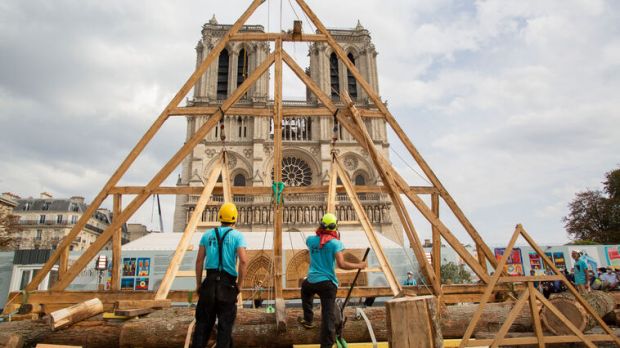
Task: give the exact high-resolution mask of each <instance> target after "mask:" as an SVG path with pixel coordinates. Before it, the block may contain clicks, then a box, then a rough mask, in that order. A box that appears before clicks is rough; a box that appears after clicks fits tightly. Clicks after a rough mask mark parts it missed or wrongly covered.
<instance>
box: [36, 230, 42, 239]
mask: <svg viewBox="0 0 620 348" xmlns="http://www.w3.org/2000/svg"><path fill="white" fill-rule="evenodd" d="M42 237H43V230H37V234H36V236H35V237H34V239H35V240H41V238H42Z"/></svg>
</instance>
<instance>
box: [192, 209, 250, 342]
mask: <svg viewBox="0 0 620 348" xmlns="http://www.w3.org/2000/svg"><path fill="white" fill-rule="evenodd" d="M237 217H238V214H237V207H236V206H235V205H234V204H233V203H224V204H222V206H221V207H220V211H219V213H218V220H219V221H220V223H221V226H220V227H216V228H213V229H210V230H208V231H206V232H205V233H204V234H203V235H202V238H201V239H200V248H199V249H198V256H197V258H196V291H197V292H198V293H199V294H200V297H199V298H198V305H197V306H196V326H195V328H194V335H193V339H192V347H196V348H203V347H205V346H206V344H207V341H208V340H209V336H210V335H211V330H212V329H213V326H214V325H215V319H216V318H217V323H218V324H217V339H216V342H217V343H216V344H217V346H218V347H232V330H233V324H234V322H235V318H236V316H237V305H236V302H237V295H238V294H239V289H240V288H241V285H242V284H243V279H244V278H245V274H246V271H247V265H248V258H247V254H246V251H245V249H246V247H247V243H246V241H245V238H244V237H243V234H241V232H239V231H237V230H235V229H234V227H235V224H236V223H237ZM237 259H239V270H238V271H237V269H236V264H237ZM205 269H206V270H207V277H206V278H205V279H204V281H203V279H202V274H203V270H205Z"/></svg>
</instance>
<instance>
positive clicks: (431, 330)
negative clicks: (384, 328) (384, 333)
mask: <svg viewBox="0 0 620 348" xmlns="http://www.w3.org/2000/svg"><path fill="white" fill-rule="evenodd" d="M385 309H386V317H387V322H388V341H389V343H390V347H392V348H443V335H442V333H441V325H440V322H439V304H438V301H437V298H436V297H435V296H417V297H401V298H397V299H393V300H390V301H388V302H386V303H385Z"/></svg>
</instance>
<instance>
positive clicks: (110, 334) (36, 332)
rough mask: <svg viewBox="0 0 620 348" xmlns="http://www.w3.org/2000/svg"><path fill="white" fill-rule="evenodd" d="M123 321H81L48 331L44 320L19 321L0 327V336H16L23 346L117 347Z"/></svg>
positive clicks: (99, 317)
mask: <svg viewBox="0 0 620 348" xmlns="http://www.w3.org/2000/svg"><path fill="white" fill-rule="evenodd" d="M122 325H123V322H119V321H104V320H103V319H102V318H101V316H97V317H95V318H91V319H89V320H84V321H81V322H79V323H76V324H74V325H71V326H70V327H67V328H65V329H59V330H56V331H52V329H51V327H50V325H49V323H47V322H46V321H45V320H36V321H19V322H10V323H2V324H0V332H2V335H6V334H17V335H19V336H21V337H22V339H23V340H24V347H34V346H35V345H36V344H37V343H49V344H61V345H62V344H64V345H76V346H83V347H88V348H109V347H118V345H119V343H118V338H119V336H120V334H121V326H122Z"/></svg>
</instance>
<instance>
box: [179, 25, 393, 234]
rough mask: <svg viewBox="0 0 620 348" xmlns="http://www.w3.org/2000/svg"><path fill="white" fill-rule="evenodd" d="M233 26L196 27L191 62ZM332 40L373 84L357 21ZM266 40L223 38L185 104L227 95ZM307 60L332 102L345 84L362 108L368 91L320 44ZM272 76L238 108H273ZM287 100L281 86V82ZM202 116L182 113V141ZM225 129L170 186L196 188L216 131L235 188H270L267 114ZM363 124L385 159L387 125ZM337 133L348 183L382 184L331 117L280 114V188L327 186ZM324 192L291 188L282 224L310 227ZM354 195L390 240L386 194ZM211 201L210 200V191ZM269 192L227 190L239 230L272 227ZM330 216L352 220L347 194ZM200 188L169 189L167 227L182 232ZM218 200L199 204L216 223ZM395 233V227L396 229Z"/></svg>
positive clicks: (230, 121) (369, 52)
mask: <svg viewBox="0 0 620 348" xmlns="http://www.w3.org/2000/svg"><path fill="white" fill-rule="evenodd" d="M230 27H231V25H226V24H219V23H218V22H217V20H216V19H215V16H214V17H213V18H212V19H211V20H210V21H209V22H208V23H207V24H205V25H204V26H203V28H202V38H201V39H200V40H199V41H198V45H197V46H196V60H197V63H196V64H197V65H198V64H200V62H201V61H202V60H203V59H204V58H205V57H206V56H207V55H208V54H209V52H210V50H211V49H212V48H213V47H214V46H215V45H216V44H217V42H218V40H220V39H221V38H222V37H223V35H225V34H226V32H227V31H228V30H229V29H230ZM330 31H331V34H332V35H333V36H334V38H335V39H336V40H337V41H338V42H339V43H340V44H341V45H342V47H343V48H344V49H345V51H346V52H347V53H348V58H349V59H350V60H351V61H352V62H353V63H354V64H355V65H356V66H357V68H358V69H359V70H360V72H361V73H362V75H363V76H364V78H365V79H366V80H367V81H368V82H369V83H370V85H371V86H373V88H374V89H375V90H377V91H378V90H379V83H378V74H377V63H376V56H377V52H376V50H375V47H374V45H373V43H372V41H371V37H370V33H369V32H368V30H366V29H364V27H362V25H361V24H360V23H359V22H358V24H357V26H356V27H355V28H353V29H332V30H330ZM241 32H261V33H262V32H264V28H263V26H261V25H246V26H244V27H243V29H242V30H241ZM269 51H270V46H269V44H268V43H265V42H231V43H229V44H228V46H227V47H226V48H225V49H224V50H223V51H222V52H221V53H220V56H219V59H217V60H216V61H215V62H214V63H213V65H212V66H211V67H209V69H208V70H207V72H206V73H205V74H204V75H203V76H202V78H201V79H200V80H199V82H198V83H197V84H196V86H195V88H194V95H193V98H192V99H190V100H189V105H190V106H214V105H215V106H217V105H218V104H220V103H222V102H223V100H225V99H226V98H227V97H228V96H229V94H230V93H232V92H233V91H234V90H235V89H236V88H237V87H238V86H239V85H240V84H241V83H242V82H243V81H244V79H245V78H246V77H247V76H248V74H249V73H251V72H252V70H253V69H254V68H255V67H257V66H258V65H259V64H260V63H261V62H262V61H263V60H264V59H265V58H266V57H267V55H268V54H269V53H270V52H269ZM308 56H309V61H310V66H309V67H307V69H306V73H307V74H308V76H310V77H311V78H312V79H313V80H314V81H316V82H317V83H318V85H319V86H320V87H321V88H322V90H323V91H325V92H326V93H327V94H328V95H331V96H332V98H333V99H334V101H336V103H338V99H339V92H340V91H343V90H346V91H348V93H349V95H350V96H351V98H352V99H353V100H354V101H355V102H356V104H357V106H358V107H359V108H361V109H363V108H369V107H370V105H369V101H368V97H367V96H366V95H365V93H364V91H363V90H362V89H361V87H360V86H358V85H357V83H356V81H355V79H354V77H353V76H352V75H351V74H350V73H349V72H348V71H347V68H346V66H345V65H344V64H343V63H342V62H339V61H338V58H337V57H336V54H335V53H333V52H331V49H330V48H329V47H328V45H327V44H326V43H322V42H316V43H313V44H312V45H310V48H309V52H308ZM270 83H272V82H271V81H270V76H269V74H268V73H266V74H265V75H263V77H261V78H260V79H259V80H258V81H257V83H256V84H255V85H254V86H253V87H252V88H251V89H250V90H249V91H248V93H247V94H246V95H244V97H243V98H242V99H241V100H240V101H239V102H237V106H243V107H253V106H260V107H265V106H269V105H272V103H273V101H272V100H270V98H269V84H270ZM284 95H285V98H286V85H284ZM283 103H284V105H285V106H287V105H294V106H307V107H313V106H315V107H316V106H318V103H317V100H316V97H315V96H314V95H312V94H311V93H310V92H306V98H305V100H290V101H287V100H286V99H285V100H284V102H283ZM205 121H206V117H187V138H189V137H190V136H191V135H192V134H193V133H194V132H195V130H196V129H197V128H198V127H200V126H201V125H202V124H203V123H204V122H205ZM222 122H223V127H221V126H222V125H220V127H215V128H214V129H213V130H212V131H211V133H210V134H209V135H208V136H207V137H206V138H205V139H204V140H203V141H202V142H201V144H200V145H198V146H197V147H196V148H195V149H194V151H193V153H192V154H191V155H189V156H188V157H187V158H186V159H185V160H184V162H183V165H182V170H181V174H180V176H179V179H178V182H177V185H178V186H204V182H205V181H206V178H205V177H206V175H207V174H208V172H209V168H210V165H211V163H212V162H213V161H214V160H215V159H216V155H217V154H218V153H219V152H220V151H221V149H222V141H221V140H220V139H221V136H222V134H220V133H221V132H224V134H223V135H225V137H226V149H227V151H228V157H227V158H228V165H229V168H230V174H231V179H232V180H233V185H235V186H269V187H270V186H271V184H272V174H273V169H272V168H273V129H274V127H273V119H272V118H271V117H251V116H244V115H226V116H225V117H224V119H223V121H222ZM365 122H366V126H367V128H368V130H369V133H370V135H371V137H372V138H373V139H374V143H375V146H376V147H377V148H378V149H380V151H382V152H383V154H384V156H386V157H387V158H389V151H388V150H389V143H388V140H387V132H386V124H385V122H384V121H383V120H382V119H380V118H372V119H370V118H367V119H366V121H365ZM334 136H336V137H337V139H338V140H337V145H336V151H337V154H338V156H339V157H340V158H341V159H342V161H343V163H344V165H345V167H346V170H347V172H348V174H349V175H350V178H351V181H352V182H353V183H354V184H356V185H370V186H372V185H377V184H380V177H379V175H378V174H377V170H376V169H375V168H374V167H373V166H372V163H371V161H370V157H369V156H368V153H367V152H366V151H365V150H363V149H362V148H361V147H360V146H358V145H357V144H356V142H355V141H354V139H353V138H352V137H351V136H350V135H349V134H348V133H347V132H346V130H344V129H342V128H339V127H338V125H336V127H334V121H333V118H332V117H304V116H302V115H300V116H299V117H296V118H284V119H283V123H282V139H283V155H282V180H283V181H284V183H285V185H286V186H310V185H327V184H328V173H329V167H330V163H331V141H332V137H334ZM326 198H327V194H326V193H313V194H289V195H285V197H284V210H283V219H284V224H283V228H284V230H285V231H286V230H289V231H291V230H299V231H311V230H312V231H313V230H314V229H316V227H317V225H318V222H319V220H320V218H321V216H322V215H323V213H324V212H325V209H326ZM360 198H361V200H362V203H363V205H364V208H365V210H366V212H367V214H368V216H369V218H370V220H371V221H372V222H373V225H374V228H375V230H376V231H378V232H381V233H383V234H384V235H386V236H388V237H390V238H392V239H394V240H396V239H395V238H394V237H395V236H396V234H397V233H400V225H398V226H395V224H393V222H396V221H397V219H396V218H395V215H393V214H394V213H393V212H392V209H391V202H390V200H389V196H388V195H387V194H385V193H363V194H360ZM214 199H215V200H216V201H217V197H216V196H214ZM271 199H272V198H271V197H270V196H264V197H263V196H244V197H235V203H236V204H237V207H238V210H239V222H238V224H237V228H238V229H239V230H241V231H245V232H251V231H266V229H269V230H271V225H272V224H273V212H272V200H271ZM337 199H338V205H337V215H338V218H339V220H341V221H355V220H357V217H356V216H355V212H354V211H353V208H352V206H351V205H350V203H349V202H348V198H347V197H346V195H345V194H344V193H343V194H339V195H338V198H337ZM197 200H198V195H196V196H193V195H177V197H176V208H175V215H174V227H173V229H174V231H176V232H179V231H183V229H184V228H185V225H186V223H187V221H188V220H189V217H190V215H191V213H192V211H193V207H194V205H195V203H196V201H197ZM217 210H218V207H217V206H207V208H206V209H205V212H204V214H203V217H202V219H203V221H216V220H217ZM340 229H341V230H346V229H351V230H358V229H360V227H359V225H356V224H355V223H351V224H346V223H343V224H341V226H340ZM396 231H399V232H396Z"/></svg>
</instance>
